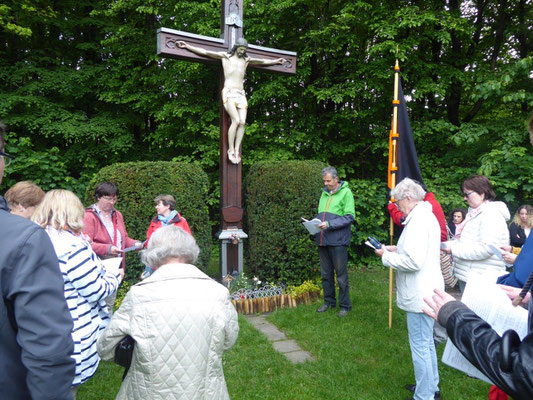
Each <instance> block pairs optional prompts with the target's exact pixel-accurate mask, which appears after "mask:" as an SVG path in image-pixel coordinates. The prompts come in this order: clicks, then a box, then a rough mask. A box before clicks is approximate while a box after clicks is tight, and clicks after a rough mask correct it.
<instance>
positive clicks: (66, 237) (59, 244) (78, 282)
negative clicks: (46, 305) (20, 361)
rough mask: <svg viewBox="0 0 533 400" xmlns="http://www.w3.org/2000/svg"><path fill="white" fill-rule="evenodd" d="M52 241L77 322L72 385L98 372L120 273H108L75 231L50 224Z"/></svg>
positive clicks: (66, 293) (73, 316)
mask: <svg viewBox="0 0 533 400" xmlns="http://www.w3.org/2000/svg"><path fill="white" fill-rule="evenodd" d="M46 232H47V233H48V235H49V236H50V239H51V240H52V244H53V245H54V249H55V251H56V255H57V258H58V259H59V268H60V269H61V273H62V275H63V283H64V289H65V298H66V300H67V306H68V308H69V310H70V314H71V316H72V321H73V322H74V327H73V329H72V339H73V341H74V353H73V354H72V357H73V358H74V359H75V360H76V374H75V377H74V381H73V382H72V385H73V386H75V385H80V384H82V383H83V382H85V381H86V380H87V379H89V378H90V377H91V376H93V375H94V373H95V372H96V368H97V367H98V363H99V362H100V357H99V356H98V353H97V351H96V341H97V340H98V337H99V336H100V334H101V333H102V331H103V330H104V329H105V327H106V326H107V325H108V323H109V313H108V311H107V307H106V304H105V301H104V299H105V298H106V297H107V296H109V295H110V294H112V293H113V292H115V291H116V290H117V288H118V285H119V283H120V274H119V273H118V272H116V275H115V274H114V273H111V272H107V271H106V270H105V268H104V266H103V265H102V263H101V261H100V259H99V258H98V256H97V255H96V254H95V253H94V252H93V250H92V248H91V245H90V243H89V242H87V241H85V240H83V239H82V238H81V237H79V236H76V235H74V234H73V233H72V232H69V231H65V230H60V231H58V230H56V229H54V228H52V227H50V226H48V227H47V229H46Z"/></svg>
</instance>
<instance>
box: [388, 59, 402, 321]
mask: <svg viewBox="0 0 533 400" xmlns="http://www.w3.org/2000/svg"><path fill="white" fill-rule="evenodd" d="M399 80H400V64H399V62H398V59H396V64H395V65H394V98H393V100H392V105H393V113H392V121H391V130H390V134H389V168H388V179H387V185H388V187H389V189H390V190H392V189H394V187H395V186H396V172H397V171H398V166H397V159H396V157H397V139H398V137H399V136H400V135H399V134H398V106H399V104H400V100H399V99H398V86H399ZM391 200H393V201H394V199H393V198H391ZM393 240H394V222H393V220H392V216H391V217H389V243H390V244H391V245H392V244H393ZM393 286H394V275H393V272H392V268H389V329H391V328H392V291H393Z"/></svg>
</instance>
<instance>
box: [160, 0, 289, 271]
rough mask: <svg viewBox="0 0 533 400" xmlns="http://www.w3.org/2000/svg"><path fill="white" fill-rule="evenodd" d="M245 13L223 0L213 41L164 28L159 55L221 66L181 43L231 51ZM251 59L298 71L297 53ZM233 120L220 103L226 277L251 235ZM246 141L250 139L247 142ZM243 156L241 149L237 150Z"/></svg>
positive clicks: (261, 50)
mask: <svg viewBox="0 0 533 400" xmlns="http://www.w3.org/2000/svg"><path fill="white" fill-rule="evenodd" d="M242 20H243V12H242V2H241V0H222V7H221V31H222V34H221V38H213V37H208V36H203V35H196V34H193V33H188V32H183V31H177V30H173V29H167V28H160V29H158V31H157V54H158V55H160V56H164V57H170V58H176V59H178V60H184V61H193V62H202V63H211V64H213V63H217V64H219V65H221V61H220V60H216V59H213V58H209V57H205V56H202V55H198V54H196V53H193V52H192V51H189V50H188V49H186V48H180V47H179V46H178V42H185V43H187V44H189V45H191V46H195V47H197V48H202V49H205V50H206V51H211V52H229V51H230V50H231V49H232V48H233V46H234V44H235V43H236V41H237V40H238V39H239V38H242V37H243V23H242ZM247 54H248V55H249V56H250V57H254V58H260V59H268V60H274V59H278V58H284V59H286V60H287V62H285V63H283V64H276V65H252V64H250V65H249V67H250V68H256V69H260V70H264V71H270V72H276V73H281V74H294V73H295V72H296V53H294V52H291V51H284V50H277V49H271V48H268V47H262V46H255V45H248V49H247ZM224 79H225V78H224V71H223V70H222V68H220V91H222V88H223V87H224ZM230 124H231V120H230V118H229V116H228V114H227V113H226V110H225V109H224V106H223V104H222V101H221V102H220V197H221V198H220V208H221V210H220V211H221V212H220V215H221V227H220V233H219V235H218V238H219V239H220V241H221V252H220V266H221V275H222V277H224V276H226V274H228V273H232V272H234V271H238V272H239V273H240V272H242V270H243V256H242V254H243V249H242V247H243V246H242V239H245V238H247V237H248V236H247V235H246V233H245V232H244V231H243V230H242V217H243V209H242V170H241V165H242V164H241V163H240V162H238V163H233V162H231V161H230V160H229V158H228V129H229V126H230ZM244 140H246V139H244ZM236 151H238V152H239V154H240V149H236Z"/></svg>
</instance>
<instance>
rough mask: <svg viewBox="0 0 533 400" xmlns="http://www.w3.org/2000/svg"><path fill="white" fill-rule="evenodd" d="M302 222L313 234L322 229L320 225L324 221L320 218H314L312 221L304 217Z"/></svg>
mask: <svg viewBox="0 0 533 400" xmlns="http://www.w3.org/2000/svg"><path fill="white" fill-rule="evenodd" d="M302 221H303V222H302V223H303V224H304V226H305V227H306V229H307V230H308V231H309V233H310V234H311V235H316V234H317V233H318V232H320V231H321V230H322V229H321V228H319V227H318V225H320V224H321V223H322V221H320V220H319V219H318V218H313V219H312V220H311V221H308V220H306V219H305V218H304V217H302Z"/></svg>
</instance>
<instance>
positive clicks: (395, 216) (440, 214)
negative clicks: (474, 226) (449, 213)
mask: <svg viewBox="0 0 533 400" xmlns="http://www.w3.org/2000/svg"><path fill="white" fill-rule="evenodd" d="M424 201H427V202H428V203H430V204H431V207H432V208H433V214H434V215H435V217H437V221H439V226H440V241H441V242H445V241H446V240H448V232H447V231H446V217H445V216H444V211H442V207H441V206H440V203H439V202H438V201H437V199H436V198H435V195H434V194H433V193H432V192H427V193H426V195H425V196H424ZM387 210H388V211H389V214H390V216H391V217H392V220H393V222H394V223H395V224H396V225H399V226H401V225H402V222H403V220H404V219H405V215H403V213H402V212H401V211H400V210H399V209H398V207H396V205H395V204H394V203H389V204H388V205H387Z"/></svg>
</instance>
